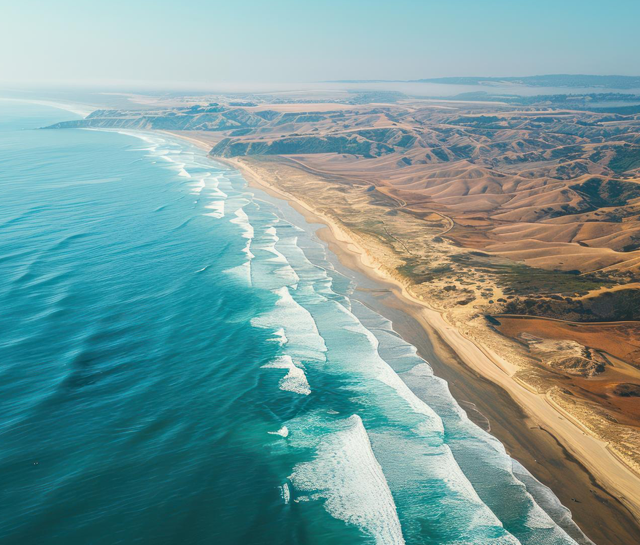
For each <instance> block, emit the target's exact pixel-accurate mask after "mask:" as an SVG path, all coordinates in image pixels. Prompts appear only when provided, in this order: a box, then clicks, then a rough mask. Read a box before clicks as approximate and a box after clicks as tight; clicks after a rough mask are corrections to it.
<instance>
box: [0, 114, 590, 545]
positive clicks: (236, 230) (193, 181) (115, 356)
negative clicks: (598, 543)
mask: <svg viewBox="0 0 640 545" xmlns="http://www.w3.org/2000/svg"><path fill="white" fill-rule="evenodd" d="M73 115H74V114H73V113H70V112H65V111H62V110H59V109H55V108H52V107H50V106H44V105H42V104H40V105H34V104H20V103H0V202H1V203H2V205H1V206H0V279H1V281H0V482H2V487H1V492H0V505H1V506H2V508H1V511H0V512H1V513H2V514H1V516H0V542H1V543H2V544H3V545H5V544H6V545H8V544H14V543H15V544H18V543H19V544H25V543H33V544H36V543H37V544H38V545H48V544H52V545H53V544H56V545H57V544H60V543H65V544H66V545H71V544H83V545H84V544H89V543H90V544H94V545H98V544H110V545H111V544H116V543H127V544H129V543H141V544H147V543H148V544H154V545H159V544H174V543H175V544H201V543H212V544H245V545H252V544H270V545H273V544H283V545H284V544H309V545H316V544H317V545H320V544H322V545H325V544H332V545H334V544H354V543H375V544H380V545H382V544H385V545H386V544H400V543H408V544H414V543H416V544H417V543H420V544H517V543H522V544H531V545H538V544H568V543H575V542H579V543H589V541H588V540H587V538H585V537H584V536H583V535H582V534H581V532H580V531H579V529H578V528H577V527H576V526H575V524H574V523H573V522H572V520H571V514H570V512H569V510H568V509H566V508H565V507H564V506H562V505H561V504H560V503H559V501H558V500H557V499H556V498H555V496H554V495H553V494H552V493H551V491H550V490H549V489H548V488H546V487H545V486H543V485H542V484H540V483H539V482H538V481H536V480H535V479H534V478H533V477H532V476H531V475H530V474H529V473H528V472H527V471H526V469H524V468H523V467H522V466H521V465H520V464H518V463H517V462H516V461H514V460H512V459H511V458H510V457H509V456H508V455H507V454H506V452H505V449H504V448H503V446H502V444H501V443H500V442H498V441H497V440H496V439H495V438H493V437H492V436H491V435H490V434H489V433H487V432H485V431H484V430H482V429H480V428H479V427H478V426H476V425H475V424H473V423H472V422H471V421H470V420H469V419H468V418H467V415H466V413H465V412H464V410H462V409H461V408H460V406H459V405H458V404H457V403H456V401H455V400H454V399H453V398H452V397H451V395H450V393H449V390H448V387H447V384H446V382H444V381H443V380H441V379H439V378H437V377H435V376H434V374H433V371H432V369H431V367H430V366H429V364H428V362H426V361H424V360H423V359H421V358H420V357H419V356H418V355H417V353H416V350H415V348H414V347H413V346H411V345H410V344H408V343H406V342H405V341H404V340H403V339H402V338H401V337H400V336H399V335H398V334H396V333H395V332H394V330H393V328H392V324H391V323H390V322H389V321H388V320H387V319H385V318H383V317H382V316H380V315H379V314H376V313H375V312H374V311H372V310H371V309H369V308H367V307H366V306H365V305H363V304H362V303H360V302H358V301H357V300H355V299H354V298H353V297H351V294H353V292H354V289H355V288H356V280H355V277H354V276H351V275H350V274H349V273H348V271H346V270H343V269H340V267H338V266H337V265H336V261H335V256H332V254H330V252H329V251H328V249H327V247H326V245H325V244H324V243H322V242H321V241H320V240H319V239H318V238H317V237H316V235H315V232H314V229H313V227H312V226H309V225H307V224H305V223H304V221H303V220H302V219H301V218H300V217H299V216H298V215H297V214H296V213H295V212H294V211H292V210H291V209H290V208H289V206H288V205H287V204H286V203H284V202H280V201H278V200H275V199H273V198H271V197H269V196H267V195H265V194H264V193H262V192H260V191H259V190H256V189H253V188H250V187H249V186H248V185H247V183H246V182H245V180H244V179H243V178H242V176H241V175H240V174H239V173H238V172H236V171H234V170H231V169H229V168H227V167H225V166H223V165H220V164H216V163H215V162H213V161H211V160H210V159H208V158H207V156H206V153H205V152H204V151H201V150H199V149H197V148H195V147H193V146H192V145H190V144H188V143H185V142H182V141H179V140H177V139H173V138H171V137H168V136H164V135H159V134H151V133H143V132H115V131H90V130H60V131H56V130H38V129H39V128H40V127H43V126H46V125H49V124H52V123H54V122H57V121H61V120H66V119H70V118H73Z"/></svg>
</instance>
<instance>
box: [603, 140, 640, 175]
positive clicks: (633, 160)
mask: <svg viewBox="0 0 640 545" xmlns="http://www.w3.org/2000/svg"><path fill="white" fill-rule="evenodd" d="M609 168H610V169H611V170H613V171H614V172H615V173H616V174H622V173H623V172H627V171H628V170H634V169H636V168H640V147H636V146H622V147H619V148H617V149H616V154H615V155H614V157H613V158H612V159H611V161H609Z"/></svg>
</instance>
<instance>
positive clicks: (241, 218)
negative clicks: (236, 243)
mask: <svg viewBox="0 0 640 545" xmlns="http://www.w3.org/2000/svg"><path fill="white" fill-rule="evenodd" d="M235 215H236V217H235V218H233V219H232V220H231V223H235V224H236V225H239V226H240V227H241V228H242V236H243V237H244V238H249V239H251V238H253V235H254V232H253V226H252V225H251V223H250V222H249V217H248V216H247V213H246V212H245V211H244V210H243V209H242V208H238V209H237V210H236V211H235Z"/></svg>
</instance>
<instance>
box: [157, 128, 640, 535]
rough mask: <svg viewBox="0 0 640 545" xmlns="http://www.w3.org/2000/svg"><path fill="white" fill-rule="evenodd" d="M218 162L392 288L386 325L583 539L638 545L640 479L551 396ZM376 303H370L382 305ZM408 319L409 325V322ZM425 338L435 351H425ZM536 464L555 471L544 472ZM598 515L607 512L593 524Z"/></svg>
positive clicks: (359, 253)
mask: <svg viewBox="0 0 640 545" xmlns="http://www.w3.org/2000/svg"><path fill="white" fill-rule="evenodd" d="M161 132H165V131H161ZM165 133H166V134H169V135H171V136H174V137H178V138H181V139H184V140H187V141H189V142H191V143H192V144H194V145H197V146H198V147H200V148H202V149H205V150H207V151H208V150H209V149H210V146H209V145H208V144H207V143H206V142H203V141H202V140H199V139H197V138H191V137H187V136H185V135H182V134H176V133H172V132H169V131H166V132H165ZM213 160H214V161H218V162H220V163H222V164H225V165H227V166H229V167H231V168H234V169H236V170H239V171H240V172H241V173H242V174H243V176H244V178H245V179H246V181H247V183H249V185H253V186H254V187H257V188H259V189H261V190H263V191H265V192H266V193H268V194H270V195H272V196H274V197H276V198H278V199H281V200H284V201H286V202H288V203H289V204H290V205H291V206H292V207H293V208H294V209H295V210H296V211H298V212H299V213H300V214H302V215H303V216H304V218H305V219H306V220H307V221H308V222H309V223H317V224H323V225H325V227H323V228H321V229H319V230H318V231H317V234H318V236H319V237H320V238H322V240H324V241H325V243H327V244H328V245H329V247H330V249H331V251H332V252H333V253H334V254H336V256H337V257H338V259H339V261H340V262H341V263H342V264H343V265H344V266H345V267H347V268H349V269H352V270H355V271H357V272H359V273H360V274H363V275H364V276H366V277H367V278H369V279H371V280H372V281H374V282H375V283H377V284H381V285H382V286H384V287H385V288H387V289H386V290H384V291H388V292H389V293H390V294H391V296H390V297H378V298H377V299H378V301H377V308H375V310H376V311H378V312H380V313H381V314H383V315H386V316H387V317H389V314H392V315H393V316H394V318H395V319H394V320H392V321H393V323H394V329H396V324H397V323H398V322H399V323H400V327H399V328H398V329H400V330H402V331H398V333H400V334H401V335H402V336H403V338H405V340H407V342H410V343H411V344H413V345H415V346H416V347H417V348H418V351H419V353H420V354H421V355H422V356H423V357H425V359H427V361H428V362H429V363H430V364H431V365H432V366H433V367H434V371H435V372H436V374H437V375H438V376H441V377H442V378H444V379H445V380H447V382H448V383H449V387H450V389H451V391H452V394H453V395H454V397H455V398H456V400H457V401H458V402H459V403H461V404H465V407H466V405H469V404H471V405H472V406H473V407H474V408H475V410H477V411H478V412H479V413H480V414H481V415H483V416H485V417H486V418H487V419H488V420H489V422H490V423H491V425H492V430H491V433H492V434H493V435H494V436H496V437H497V438H498V439H499V440H500V441H501V442H502V443H503V444H504V445H505V447H506V448H507V450H508V451H509V453H510V454H511V455H512V456H513V457H514V458H515V459H516V460H518V461H519V462H520V463H522V464H523V465H524V466H525V467H526V468H527V469H528V470H529V471H530V472H531V473H532V474H533V475H534V476H535V477H536V478H537V479H538V480H540V481H541V482H542V483H543V484H546V485H547V486H549V487H550V488H551V489H552V491H553V492H554V494H555V495H556V496H557V497H558V498H560V500H561V501H562V503H563V504H564V505H565V507H568V508H570V509H571V511H572V515H573V519H574V521H575V522H576V523H577V524H578V525H579V526H580V528H581V529H582V530H583V531H584V532H585V534H587V535H588V536H589V537H591V538H592V539H594V540H596V542H598V543H601V544H603V543H614V542H615V543H635V542H636V539H637V535H638V532H639V531H640V522H639V521H640V477H639V476H638V475H637V474H635V473H634V472H633V471H632V470H631V469H630V468H628V467H627V466H626V465H625V464H624V463H623V462H621V461H620V460H619V459H618V458H617V457H615V454H614V453H612V452H611V451H610V450H608V449H607V445H606V444H605V443H604V442H603V441H600V440H599V439H596V438H595V437H593V436H591V435H589V434H588V433H585V431H584V430H583V429H582V427H581V426H579V425H577V424H576V423H575V422H573V420H572V419H571V420H569V419H567V418H566V415H564V414H563V413H562V412H560V411H558V410H557V408H555V407H554V406H553V405H552V404H551V403H550V400H548V399H547V398H546V397H545V396H541V395H539V394H536V393H534V392H532V391H530V390H528V389H527V388H526V387H525V386H524V385H522V384H521V383H519V382H517V381H516V380H514V379H513V378H511V375H512V374H513V373H514V372H515V367H514V366H512V365H510V364H509V363H508V362H506V361H504V360H503V359H502V358H500V357H499V356H498V355H497V354H495V353H494V352H492V351H491V350H488V349H487V348H485V347H482V346H480V345H478V344H476V343H474V342H473V341H472V340H470V339H468V338H466V337H464V336H463V335H462V334H461V333H460V332H459V331H458V330H457V329H455V328H454V327H453V326H451V325H450V324H449V323H448V322H447V321H446V319H445V317H444V316H443V315H442V314H441V313H440V312H438V311H436V310H434V309H432V308H430V307H429V306H428V305H427V303H426V302H425V301H422V300H419V299H417V298H416V297H414V296H413V295H412V294H411V293H409V292H408V291H407V288H406V286H405V285H404V284H402V283H401V282H400V281H398V280H397V279H395V278H393V277H392V276H391V274H389V273H388V272H387V271H385V270H384V267H383V266H382V265H381V264H380V263H377V262H376V260H375V259H374V258H372V257H371V256H370V255H369V254H367V251H366V249H365V248H363V247H362V246H361V245H360V244H359V243H358V241H357V240H355V239H354V237H353V236H352V235H351V233H349V232H348V231H347V230H346V229H344V228H343V227H342V226H340V225H339V224H337V223H336V221H334V220H333V219H332V218H329V217H326V216H325V215H323V214H321V213H318V212H317V211H316V210H313V209H312V207H310V206H309V205H307V204H306V203H304V202H303V201H301V200H300V199H298V198H296V197H295V196H293V195H290V194H288V193H286V192H284V191H282V190H280V189H279V188H277V187H274V186H272V185H271V184H269V183H268V182H267V181H266V180H264V179H263V178H262V177H261V176H260V174H259V172H255V171H254V170H253V169H252V168H251V167H249V166H248V165H246V164H244V163H242V162H240V161H238V160H229V159H220V158H213ZM374 299H376V298H375V297H374V298H373V299H371V300H370V301H369V303H371V304H372V305H376V301H375V300H374ZM402 315H404V316H406V317H408V319H403V317H402ZM421 337H422V338H421ZM424 337H427V339H428V343H426V344H427V345H430V347H431V348H430V347H429V346H426V345H425V340H424ZM425 348H426V350H427V351H428V350H432V351H435V353H437V358H436V359H437V360H438V361H437V363H435V364H434V360H433V358H430V357H429V356H428V355H427V354H424V353H423V352H424V351H425ZM432 353H433V352H432ZM462 379H464V380H462ZM476 390H482V392H480V391H476ZM463 398H469V400H466V399H463ZM467 411H468V409H467ZM558 438H562V439H558ZM538 458H540V459H543V460H545V462H549V463H548V464H545V465H542V464H540V463H538V461H537V460H538ZM558 463H561V466H560V467H559V468H557V467H554V468H551V467H546V466H547V465H548V466H551V465H555V464H558ZM573 481H576V482H573ZM594 488H595V489H596V491H594V490H593V489H594ZM584 494H590V495H591V497H590V498H589V499H590V501H587V500H585V499H584V498H585V496H584ZM577 497H580V499H577ZM570 502H575V503H576V504H584V503H588V504H589V506H588V507H584V508H582V509H576V508H575V507H574V505H572V503H570ZM605 506H606V507H605ZM594 510H597V511H598V512H600V511H605V512H604V513H601V514H602V516H598V517H594V516H593V515H594V513H593V511H594ZM611 534H613V535H614V536H616V538H617V540H616V541H611V537H612V535H611Z"/></svg>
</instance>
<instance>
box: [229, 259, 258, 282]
mask: <svg viewBox="0 0 640 545" xmlns="http://www.w3.org/2000/svg"><path fill="white" fill-rule="evenodd" d="M222 272H223V273H224V274H227V275H229V276H231V277H232V278H236V279H238V280H241V281H242V282H243V283H245V284H247V285H248V286H251V285H252V284H251V261H245V262H244V263H242V265H238V266H237V267H232V268H230V269H225V270H224V271H222Z"/></svg>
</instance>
